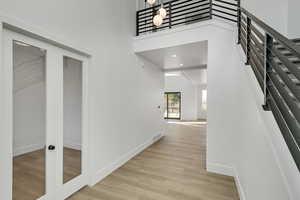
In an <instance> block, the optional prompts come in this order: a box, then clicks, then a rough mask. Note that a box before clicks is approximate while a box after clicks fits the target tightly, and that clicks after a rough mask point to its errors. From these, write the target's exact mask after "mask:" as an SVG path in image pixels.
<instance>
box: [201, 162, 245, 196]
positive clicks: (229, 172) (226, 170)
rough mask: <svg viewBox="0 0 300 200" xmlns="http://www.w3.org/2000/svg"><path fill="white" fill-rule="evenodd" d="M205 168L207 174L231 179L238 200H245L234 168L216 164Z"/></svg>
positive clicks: (208, 164) (210, 164) (209, 164)
mask: <svg viewBox="0 0 300 200" xmlns="http://www.w3.org/2000/svg"><path fill="white" fill-rule="evenodd" d="M206 167H207V171H208V172H211V173H215V174H220V175H225V176H231V177H233V178H234V181H235V184H236V187H237V190H238V193H239V197H240V200H246V196H245V191H244V188H243V186H242V183H241V181H240V177H239V174H238V171H237V170H236V168H235V167H232V166H227V165H222V164H218V163H207V166H206Z"/></svg>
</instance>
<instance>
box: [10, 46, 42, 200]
mask: <svg viewBox="0 0 300 200" xmlns="http://www.w3.org/2000/svg"><path fill="white" fill-rule="evenodd" d="M45 69H46V51H45V50H43V49H40V48H38V47H34V46H31V45H28V44H25V43H23V42H19V41H14V43H13V91H12V92H13V199H14V200H35V199H38V198H40V197H42V196H44V195H45V190H46V189H45V188H46V187H45V185H46V184H45V181H46V180H45V177H46V163H45V161H46V152H45V145H46V95H45V94H46V86H45Z"/></svg>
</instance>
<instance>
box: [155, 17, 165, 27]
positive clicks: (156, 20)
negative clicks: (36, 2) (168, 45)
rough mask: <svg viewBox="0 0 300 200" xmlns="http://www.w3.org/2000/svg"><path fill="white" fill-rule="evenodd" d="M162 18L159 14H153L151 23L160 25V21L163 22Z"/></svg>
mask: <svg viewBox="0 0 300 200" xmlns="http://www.w3.org/2000/svg"><path fill="white" fill-rule="evenodd" d="M163 21H164V20H163V18H162V16H161V15H155V17H154V18H153V24H154V25H155V26H160V25H162V23H163Z"/></svg>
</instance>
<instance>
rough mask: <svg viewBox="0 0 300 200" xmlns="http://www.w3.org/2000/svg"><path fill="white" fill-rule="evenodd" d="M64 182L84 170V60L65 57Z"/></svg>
mask: <svg viewBox="0 0 300 200" xmlns="http://www.w3.org/2000/svg"><path fill="white" fill-rule="evenodd" d="M63 74H64V86H63V89H64V95H63V97H64V101H63V102H64V109H63V111H64V119H63V120H64V123H63V126H64V137H63V140H64V142H63V144H64V148H63V182H64V183H67V182H68V181H70V180H72V179H74V178H75V177H77V176H79V175H80V174H81V170H82V166H81V165H82V162H81V160H82V62H81V61H79V60H76V59H73V58H70V57H64V66H63Z"/></svg>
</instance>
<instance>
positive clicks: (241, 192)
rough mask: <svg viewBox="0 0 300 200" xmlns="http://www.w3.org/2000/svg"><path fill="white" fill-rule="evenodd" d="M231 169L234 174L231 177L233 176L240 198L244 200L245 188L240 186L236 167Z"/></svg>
mask: <svg viewBox="0 0 300 200" xmlns="http://www.w3.org/2000/svg"><path fill="white" fill-rule="evenodd" d="M233 170H234V176H233V177H234V181H235V184H236V187H237V190H238V193H239V197H240V200H246V195H245V190H244V188H243V186H242V182H241V180H240V177H239V174H238V171H237V170H236V168H233Z"/></svg>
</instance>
